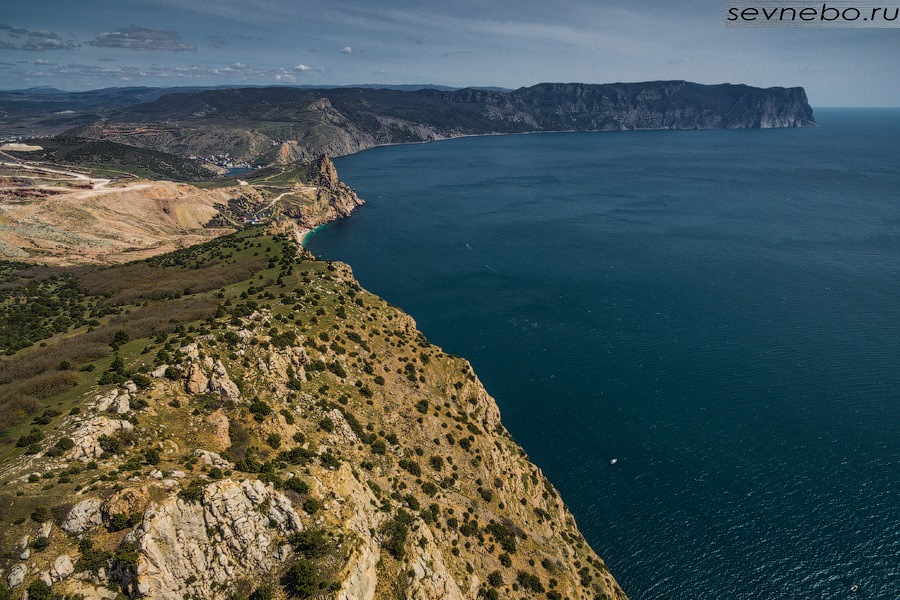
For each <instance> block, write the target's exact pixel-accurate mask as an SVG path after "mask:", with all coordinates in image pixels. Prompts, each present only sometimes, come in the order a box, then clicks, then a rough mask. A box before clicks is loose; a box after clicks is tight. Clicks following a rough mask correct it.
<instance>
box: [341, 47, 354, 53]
mask: <svg viewBox="0 0 900 600" xmlns="http://www.w3.org/2000/svg"><path fill="white" fill-rule="evenodd" d="M341 54H353V48H351V47H350V46H344V47H343V48H341Z"/></svg>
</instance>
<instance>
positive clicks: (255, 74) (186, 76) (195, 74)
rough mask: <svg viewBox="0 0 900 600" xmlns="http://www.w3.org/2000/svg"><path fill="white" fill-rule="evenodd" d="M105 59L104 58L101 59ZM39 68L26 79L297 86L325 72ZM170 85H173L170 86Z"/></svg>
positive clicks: (239, 66)
mask: <svg viewBox="0 0 900 600" xmlns="http://www.w3.org/2000/svg"><path fill="white" fill-rule="evenodd" d="M98 60H101V59H98ZM32 64H34V65H35V67H36V68H32V69H29V70H28V71H27V72H25V73H23V76H24V77H28V78H35V79H48V78H54V77H66V78H79V79H83V78H93V79H107V80H118V81H134V80H141V79H143V80H147V81H152V80H157V81H170V82H174V81H185V82H187V81H197V82H212V81H216V80H219V81H221V82H228V83H231V82H242V83H248V84H251V85H265V84H271V83H282V84H285V83H287V84H289V83H295V82H297V81H298V80H299V78H301V77H306V76H308V75H310V74H314V73H325V69H323V68H321V67H310V66H307V65H296V66H293V67H254V66H251V65H248V64H245V63H232V64H230V65H226V66H222V67H215V66H205V65H204V66H201V65H186V66H164V65H150V66H145V67H137V66H130V65H108V64H104V65H96V64H84V63H69V64H66V65H57V64H56V63H50V62H48V61H44V62H41V61H35V62H34V63H32ZM168 85H171V83H170V84H168Z"/></svg>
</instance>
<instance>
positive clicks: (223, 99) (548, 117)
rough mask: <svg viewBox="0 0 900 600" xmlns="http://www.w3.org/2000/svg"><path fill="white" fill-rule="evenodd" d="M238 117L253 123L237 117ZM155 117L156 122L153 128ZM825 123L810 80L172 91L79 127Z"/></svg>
mask: <svg viewBox="0 0 900 600" xmlns="http://www.w3.org/2000/svg"><path fill="white" fill-rule="evenodd" d="M236 121H239V122H241V123H243V124H245V125H241V126H236V125H232V124H231V123H233V122H236ZM146 123H153V124H154V125H153V127H145V126H143V124H146ZM161 123H165V125H161ZM247 123H251V124H252V125H250V126H247V125H246V124H247ZM814 124H815V120H814V117H813V113H812V109H811V108H810V106H809V103H808V101H807V98H806V93H805V92H804V90H803V88H799V87H795V88H781V87H773V88H767V89H762V88H755V87H750V86H746V85H732V84H721V85H700V84H696V83H691V82H687V81H652V82H644V83H614V84H602V85H594V84H582V83H566V84H563V83H559V84H557V83H545V84H539V85H535V86H532V87H528V88H522V89H519V90H515V91H512V92H498V91H489V90H482V89H463V90H455V91H439V90H429V89H426V90H417V91H398V90H378V89H346V88H345V89H329V90H307V89H290V88H247V89H231V90H209V91H204V92H200V93H193V94H170V95H167V96H163V97H162V98H160V99H158V100H156V101H155V102H150V103H147V104H141V105H137V106H132V107H129V108H127V109H123V110H120V111H116V112H111V113H109V114H108V115H107V118H106V119H104V120H100V121H96V122H94V123H91V124H89V125H85V126H81V127H79V128H77V129H76V130H74V133H77V134H78V135H82V136H85V137H93V138H104V139H111V140H116V141H120V142H125V143H129V144H134V145H138V146H146V147H153V148H165V149H167V150H169V151H170V152H175V153H180V154H186V153H187V154H190V153H193V154H201V155H202V154H205V153H207V152H208V151H209V148H210V147H212V146H211V144H212V145H213V146H215V145H218V146H219V147H221V146H222V143H223V140H229V144H230V145H229V148H230V149H231V151H232V156H237V157H239V158H241V159H244V160H254V161H257V162H260V163H266V162H270V161H281V162H283V163H284V162H292V161H295V160H298V159H303V160H308V159H310V158H313V157H315V156H317V155H318V154H319V153H321V152H323V151H324V152H327V153H329V154H330V155H332V156H341V155H346V154H351V153H354V152H358V151H360V150H364V149H366V148H371V147H373V146H378V145H383V144H397V143H414V142H426V141H432V140H436V139H443V138H450V137H457V136H461V135H486V134H496V133H526V132H535V131H610V130H632V129H713V128H725V129H745V128H770V127H804V126H809V125H814ZM260 131H266V132H267V133H266V135H265V136H263V135H262V134H261V133H260ZM267 142H268V143H267Z"/></svg>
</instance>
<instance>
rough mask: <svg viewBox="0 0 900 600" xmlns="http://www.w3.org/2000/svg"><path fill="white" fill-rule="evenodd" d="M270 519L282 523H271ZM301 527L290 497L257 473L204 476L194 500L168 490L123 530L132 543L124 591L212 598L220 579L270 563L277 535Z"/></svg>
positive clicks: (170, 598)
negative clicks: (133, 555)
mask: <svg viewBox="0 0 900 600" xmlns="http://www.w3.org/2000/svg"><path fill="white" fill-rule="evenodd" d="M273 521H274V522H277V523H279V524H281V526H280V527H279V528H278V529H275V528H273V527H271V523H272V522H273ZM300 528H301V522H300V518H299V516H298V515H297V513H296V512H295V511H294V509H293V507H292V506H291V503H290V501H289V500H288V499H287V498H286V497H285V496H283V495H282V494H281V493H279V492H277V491H275V490H274V489H273V488H272V487H271V486H266V485H264V484H262V483H261V482H259V481H254V482H250V481H245V482H242V483H237V482H235V481H231V480H222V481H217V482H214V483H211V484H209V485H208V486H207V487H206V489H205V490H204V492H203V494H202V496H201V499H200V501H199V502H185V501H184V500H182V499H179V498H178V497H177V496H175V495H174V494H173V495H172V496H170V497H169V498H168V499H166V500H165V501H163V502H162V503H161V504H156V505H153V506H151V508H150V509H149V510H148V511H147V512H146V513H145V517H144V522H143V523H142V524H141V525H140V526H139V527H137V528H136V529H135V530H134V531H132V532H131V533H130V534H128V536H126V538H125V539H126V540H127V541H132V542H136V543H137V544H138V548H139V556H138V562H137V565H136V567H135V571H136V578H135V581H134V584H133V586H132V587H131V589H129V590H128V591H129V592H130V593H131V595H132V596H134V595H139V596H143V597H150V598H158V599H160V600H176V599H180V598H185V597H187V596H193V597H195V598H204V599H208V600H212V599H214V598H219V597H221V593H220V592H219V589H218V588H219V586H220V585H221V584H223V583H224V582H227V581H229V580H233V579H235V578H245V577H257V576H258V575H259V574H260V573H268V572H271V571H273V570H275V569H277V568H278V567H279V566H280V565H281V563H283V562H284V561H283V560H282V556H283V552H282V546H283V542H282V536H284V535H286V534H288V533H289V532H291V531H299V530H300ZM188 581H190V582H191V583H190V584H188V583H186V582H188Z"/></svg>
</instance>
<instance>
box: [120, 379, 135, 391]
mask: <svg viewBox="0 0 900 600" xmlns="http://www.w3.org/2000/svg"><path fill="white" fill-rule="evenodd" d="M122 387H124V388H125V391H126V392H128V393H129V394H134V393H135V392H137V391H138V387H137V385H135V383H134V382H133V381H126V382H125V383H124V384H123V385H122Z"/></svg>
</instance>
